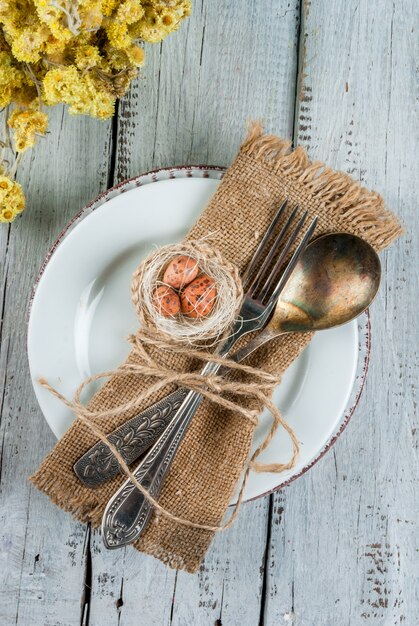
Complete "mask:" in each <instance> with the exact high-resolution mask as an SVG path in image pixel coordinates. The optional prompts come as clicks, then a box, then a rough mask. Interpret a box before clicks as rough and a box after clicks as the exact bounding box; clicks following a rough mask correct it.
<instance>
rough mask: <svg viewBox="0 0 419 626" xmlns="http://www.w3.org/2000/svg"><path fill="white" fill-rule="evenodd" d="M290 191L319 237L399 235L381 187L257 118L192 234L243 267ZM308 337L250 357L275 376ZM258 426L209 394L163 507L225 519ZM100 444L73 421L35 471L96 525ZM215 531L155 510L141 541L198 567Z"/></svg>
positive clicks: (170, 359) (122, 385) (379, 244)
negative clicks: (92, 471) (84, 464)
mask: <svg viewBox="0 0 419 626" xmlns="http://www.w3.org/2000/svg"><path fill="white" fill-rule="evenodd" d="M285 198H288V199H289V203H290V205H291V206H293V205H298V206H299V207H300V209H299V211H300V212H302V211H308V213H309V216H312V217H314V215H317V216H318V218H319V221H318V227H317V230H316V234H318V235H320V234H323V233H327V232H331V231H341V232H348V233H352V234H355V235H358V236H360V237H363V238H364V239H366V240H367V241H368V242H369V243H370V244H372V245H373V246H374V248H375V249H376V250H382V249H383V248H385V247H386V246H388V245H389V244H390V243H391V242H392V241H393V240H394V239H395V238H396V237H397V236H398V235H399V234H400V233H401V226H400V224H399V222H398V220H397V218H396V217H395V216H394V215H393V214H392V213H391V212H390V211H388V210H387V209H386V208H385V205H384V201H383V199H382V198H381V197H380V196H379V195H378V194H377V193H375V192H371V191H368V190H366V189H364V188H362V187H360V186H359V184H358V183H357V182H355V181H353V180H352V179H351V178H350V177H349V176H348V175H346V174H343V173H341V172H335V171H334V170H332V169H330V168H327V167H325V166H324V164H322V163H311V162H310V161H309V159H308V157H307V155H306V153H305V152H304V150H303V149H302V148H297V149H296V150H294V151H291V150H290V148H289V144H288V143H287V142H285V141H283V140H281V139H279V138H278V137H274V136H269V135H264V134H263V132H262V129H261V128H260V126H259V125H257V124H256V125H253V127H252V128H251V130H250V132H249V134H248V136H247V138H246V140H245V142H244V143H243V145H242V147H241V149H240V151H239V153H238V155H237V157H236V159H235V161H234V162H233V164H232V165H231V166H230V168H229V169H228V171H227V172H226V174H225V176H224V178H223V181H222V183H221V184H220V186H219V187H218V189H217V191H216V193H215V194H214V196H213V197H212V199H211V200H210V202H209V204H208V206H207V207H206V209H205V210H204V212H203V213H202V215H201V217H200V219H199V220H198V222H197V223H196V224H195V226H194V227H193V228H192V229H191V231H190V232H189V234H188V236H187V239H190V240H195V239H200V238H204V237H207V236H208V235H209V234H213V235H214V240H215V241H216V245H217V248H218V250H219V251H220V253H221V254H222V256H223V257H224V258H226V259H227V260H229V261H231V262H232V263H234V264H235V265H237V266H238V267H239V269H240V270H241V271H243V270H244V268H245V267H246V265H247V263H248V262H249V261H250V259H251V257H252V254H253V252H254V250H255V248H256V245H257V243H258V241H259V240H260V237H261V236H262V234H263V232H264V230H265V229H266V228H267V226H268V224H269V223H270V221H271V219H272V217H273V215H274V214H275V212H276V210H277V208H278V206H279V203H280V202H281V201H282V200H283V199H285ZM297 243H298V242H297ZM310 338H311V334H309V333H305V334H294V335H288V336H284V337H281V338H278V339H277V340H275V341H273V342H271V343H269V344H268V345H265V346H264V347H262V348H260V349H259V350H258V351H257V352H256V353H255V354H254V355H252V356H251V357H250V358H249V360H248V363H249V364H251V365H253V366H256V367H261V368H263V369H264V370H266V371H268V372H272V373H276V374H277V375H278V380H279V378H280V376H281V374H282V372H284V370H285V369H286V368H287V367H288V366H289V365H290V363H292V361H293V360H294V359H295V358H296V357H297V356H298V355H299V354H300V352H301V351H302V349H303V348H304V347H305V346H306V345H307V343H308V342H309V340H310ZM136 358H137V357H136V355H135V354H134V353H131V355H130V356H129V357H128V361H129V362H135V360H136ZM159 359H160V361H161V362H162V363H164V364H166V365H168V366H170V367H171V368H174V369H177V370H185V369H187V368H191V367H194V366H196V364H194V363H191V362H190V361H189V360H188V359H187V358H185V357H184V356H183V355H176V354H173V353H167V354H159ZM153 382H154V380H152V379H151V378H147V377H143V378H141V379H139V377H138V376H125V377H123V378H117V377H115V378H111V379H110V380H109V381H108V382H107V383H106V384H104V385H103V387H102V388H101V389H100V391H99V392H97V393H96V394H95V396H94V397H93V399H92V400H91V402H90V403H89V408H90V409H91V410H92V411H103V410H107V409H112V408H115V407H118V406H120V405H123V404H125V403H126V402H127V401H129V400H131V399H133V398H136V397H139V396H141V393H142V392H144V390H145V389H147V387H149V386H150V385H151V384H152V383H153ZM172 390H173V386H170V387H168V388H166V389H163V390H161V391H160V392H159V393H158V394H156V395H155V396H154V397H153V398H149V399H148V400H147V401H146V404H145V405H144V406H143V407H141V409H145V408H146V407H147V406H149V405H150V404H152V403H153V402H155V401H157V400H159V399H160V398H161V397H163V396H164V395H166V393H168V392H170V391H172ZM243 402H246V400H243ZM137 412H138V410H135V411H131V412H130V411H127V412H125V413H123V414H122V415H118V416H112V417H108V418H106V419H103V418H102V419H101V420H98V421H97V424H98V426H99V427H100V429H101V430H102V432H106V433H108V432H111V431H112V430H114V429H115V428H116V427H117V426H118V425H119V424H121V423H123V422H124V421H126V420H127V419H129V418H131V417H133V415H134V414H136V413H137ZM253 432H254V425H253V424H252V423H251V422H249V421H246V420H244V419H243V418H242V417H241V416H240V415H238V414H235V413H234V411H230V410H226V409H225V408H223V407H219V406H216V405H214V404H213V403H210V402H209V401H205V402H204V403H203V404H202V405H201V407H200V409H199V410H198V412H197V414H196V415H195V417H194V419H193V421H192V424H191V426H190V428H189V430H188V432H187V434H186V437H185V439H184V441H183V442H182V445H181V447H180V449H179V452H178V454H177V456H176V458H175V460H174V462H173V465H172V467H171V469H170V474H169V476H168V478H167V480H166V483H165V484H164V487H163V491H162V494H161V497H160V500H159V502H160V504H161V505H162V507H164V508H165V509H167V510H168V511H170V512H172V513H174V514H175V515H178V516H179V517H182V518H186V519H188V520H190V521H192V522H195V523H198V524H205V525H212V526H215V525H218V524H220V522H221V520H222V519H223V517H224V515H225V513H226V510H227V507H228V504H229V502H230V500H231V498H232V496H233V493H234V490H235V488H236V485H237V482H238V481H239V479H240V475H241V473H242V471H243V468H244V466H245V463H246V459H247V458H248V455H249V451H250V446H251V443H252V437H253ZM96 441H97V437H95V435H93V434H92V432H91V431H90V430H89V429H88V428H87V426H85V425H83V424H82V423H80V422H79V421H76V422H74V424H73V425H72V426H71V427H70V429H69V430H68V431H67V433H66V434H65V435H64V437H63V438H62V439H61V440H60V441H59V442H58V443H57V445H56V446H55V447H54V449H53V450H52V452H51V453H50V454H49V455H48V457H47V458H46V459H45V460H44V462H43V463H42V465H41V466H40V468H39V469H38V471H37V472H36V473H35V474H34V475H33V476H32V477H31V480H32V482H33V484H34V485H36V486H37V487H38V488H39V489H40V490H42V491H44V492H45V493H46V494H47V495H48V496H49V497H50V498H51V500H53V502H55V503H56V504H57V505H58V506H60V507H61V508H63V509H65V510H66V511H69V512H71V513H72V514H73V516H74V517H75V518H77V519H79V520H82V521H91V522H92V524H93V525H94V526H98V525H100V522H101V517H102V513H103V510H104V507H105V506H106V503H107V501H108V500H109V498H110V497H111V496H112V494H113V493H114V492H115V490H116V489H117V488H118V487H119V486H120V485H121V483H122V482H123V481H124V480H125V478H124V477H123V476H118V477H116V478H114V479H113V480H111V481H108V482H107V483H105V484H104V485H102V486H101V487H99V488H98V489H95V490H91V489H88V488H86V487H84V486H83V485H82V484H81V483H80V481H79V480H78V479H77V477H76V476H75V474H74V472H73V465H74V463H75V461H76V460H78V459H79V457H80V456H81V455H82V454H84V453H85V452H87V450H88V449H89V448H90V447H91V446H92V445H93V444H94V443H96ZM281 460H284V459H278V461H281ZM212 537H213V532H210V531H206V530H202V529H196V528H190V527H186V526H182V525H180V524H178V523H175V522H173V521H172V520H169V519H168V518H166V517H164V515H161V514H160V515H154V517H153V518H152V520H151V523H150V525H149V526H148V527H147V529H146V531H145V532H144V534H143V535H142V537H141V538H140V540H139V541H137V542H136V544H135V547H136V548H137V549H138V550H141V551H143V552H146V553H148V554H151V555H153V556H155V557H157V558H158V559H160V560H161V561H163V562H164V563H166V564H168V565H169V566H171V567H174V568H178V569H185V570H187V571H189V572H195V571H196V570H197V569H198V567H199V565H200V563H201V561H202V559H203V557H204V555H205V552H206V551H207V549H208V546H209V544H210V542H211V539H212Z"/></svg>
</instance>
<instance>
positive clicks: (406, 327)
mask: <svg viewBox="0 0 419 626" xmlns="http://www.w3.org/2000/svg"><path fill="white" fill-rule="evenodd" d="M418 17H419V11H418V5H417V2H416V1H415V0H399V1H398V2H393V1H392V0H380V2H377V1H376V2H371V0H369V1H368V0H334V1H333V2H326V1H322V0H314V1H313V2H309V1H308V0H305V1H304V0H302V1H301V2H299V1H298V0H289V1H287V0H252V1H251V0H234V1H233V0H228V1H226V2H222V1H221V0H218V1H216V0H212V1H210V0H194V12H193V15H192V17H191V18H190V19H189V20H188V21H187V22H186V23H184V24H183V26H182V27H181V29H180V31H179V32H178V33H177V34H175V35H174V36H172V37H169V38H168V39H167V40H166V41H165V42H164V43H163V44H161V45H157V46H149V47H148V49H147V64H146V67H145V69H144V70H143V72H142V77H141V78H140V79H139V80H138V81H137V82H136V83H135V85H134V86H133V88H132V89H131V91H130V93H129V95H128V96H127V97H126V98H124V100H123V101H122V102H120V104H119V107H118V110H117V115H116V117H115V118H114V120H113V121H110V122H105V123H104V122H99V121H94V120H91V119H84V118H79V117H77V118H74V117H73V118H70V117H69V116H67V115H66V114H64V112H63V110H62V109H61V108H56V109H55V110H54V111H53V113H52V115H51V125H50V130H51V133H50V135H49V137H48V139H47V140H45V141H43V142H41V145H40V146H39V147H38V148H37V149H36V150H35V151H34V152H33V154H31V156H30V157H29V158H28V159H27V160H26V161H25V163H24V166H23V167H22V168H21V170H20V171H19V172H18V177H19V179H20V180H21V182H22V183H23V184H24V186H25V188H26V191H27V195H28V199H29V208H28V209H27V211H26V214H25V215H24V217H23V218H22V219H19V220H18V221H17V222H16V223H15V224H13V225H12V226H10V227H7V226H4V225H2V226H3V227H2V228H1V229H0V263H1V271H0V279H1V283H0V310H1V311H2V319H1V326H0V333H1V353H0V391H1V393H0V399H1V405H0V406H1V430H0V440H1V454H2V457H1V464H0V472H1V479H0V480H1V483H0V489H1V491H0V514H1V523H0V558H1V562H0V594H1V597H0V624H1V625H2V626H10V625H12V624H18V625H21V626H29V625H30V626H47V625H48V626H53V625H54V626H58V625H59V626H70V625H71V626H72V625H78V624H83V625H89V626H113V625H115V626H117V625H120V626H137V625H138V626H154V625H156V626H168V625H173V626H175V625H176V626H185V625H187V626H189V625H191V626H204V625H211V626H215V625H217V626H221V625H223V626H236V625H237V626H258V625H264V626H279V625H281V624H284V625H287V626H289V625H298V626H329V625H330V626H343V625H350V626H355V625H356V626H358V625H363V624H367V625H382V626H390V625H393V624H401V625H404V626H414V625H417V624H418V623H419V610H418V609H419V606H418V597H417V593H418V582H419V581H418V560H417V557H418V533H417V527H416V522H417V518H418V510H417V504H418V498H417V493H418V491H417V477H418V464H417V455H416V453H417V448H418V430H417V423H415V418H416V416H415V412H416V401H415V385H416V382H417V378H416V377H417V369H416V371H415V366H416V367H417V360H418V345H419V344H418V327H419V324H418V315H417V304H418V291H417V289H418V273H419V265H418V248H419V241H418V232H419V224H418V211H417V175H418V163H419V149H418V146H419V141H418V140H419V137H418V127H417V124H416V126H415V122H417V119H415V95H417V87H418V82H417V80H418V76H417V73H415V71H416V68H415V44H416V43H417V38H418V26H419V23H418V22H419V20H418ZM416 52H417V48H416ZM416 113H417V109H416ZM249 118H253V119H261V120H263V121H264V123H265V126H266V128H267V129H268V130H269V131H274V132H275V133H278V134H281V135H283V136H285V137H290V138H292V139H293V140H294V142H295V143H298V144H300V145H303V146H305V147H306V148H307V150H308V152H309V155H310V156H311V157H312V158H314V159H316V158H318V159H322V160H326V161H327V162H328V163H329V164H330V165H332V166H333V167H336V168H339V169H342V170H344V171H346V172H349V173H350V174H352V175H353V176H354V177H355V178H356V179H358V180H360V181H362V182H363V183H364V184H365V185H367V186H369V187H372V188H375V189H377V190H378V191H380V192H382V193H383V195H384V196H385V198H386V200H387V202H388V205H389V206H390V207H392V208H393V209H394V210H395V211H396V212H398V213H399V214H400V216H401V217H402V219H403V221H404V224H405V227H406V235H405V236H404V238H403V239H402V240H400V241H399V242H398V243H397V244H396V245H395V246H394V247H393V248H392V249H391V250H390V251H389V252H388V253H386V254H385V256H384V271H385V278H384V283H383V285H382V289H381V293H380V296H379V298H378V300H377V301H376V302H375V304H374V306H373V308H372V335H373V349H372V362H371V366H370V370H369V375H368V380H367V383H366V388H365V390H364V393H363V396H362V399H361V402H360V404H359V406H358V409H357V411H356V413H355V415H354V416H353V418H352V420H351V423H350V425H349V427H348V428H347V430H346V431H345V433H344V435H343V436H342V437H341V438H340V439H339V441H338V442H337V444H336V445H335V446H334V448H333V449H332V451H331V452H330V453H329V454H327V455H326V456H325V457H324V458H323V459H322V460H321V461H320V462H319V463H318V464H317V465H316V466H315V467H314V468H313V469H312V470H311V471H310V472H308V473H307V474H306V475H305V476H303V477H302V478H300V479H299V480H297V481H296V482H295V483H293V484H292V485H291V486H290V487H288V488H287V489H285V490H283V491H281V492H279V493H276V494H274V495H272V496H268V497H265V498H262V499H259V500H257V501H255V502H253V503H250V504H246V505H245V506H243V509H242V511H241V513H240V516H239V520H238V522H237V523H236V524H235V526H234V527H233V528H232V529H231V530H229V531H228V532H226V533H224V534H221V535H219V536H217V538H216V540H215V541H214V543H213V545H212V547H211V549H210V551H209V552H208V555H207V557H206V559H205V562H204V564H203V566H202V568H201V571H200V572H199V573H198V574H197V575H195V576H192V575H189V574H186V573H183V572H180V573H176V572H174V571H172V570H169V569H166V568H165V567H164V566H163V565H162V564H161V563H160V562H158V561H155V560H154V559H152V558H150V557H146V556H143V555H140V554H137V553H136V552H135V551H134V550H132V549H126V551H124V552H110V553H109V552H106V551H105V550H104V549H103V547H102V544H101V539H100V536H99V535H98V534H97V533H96V532H90V530H89V529H88V528H86V527H85V526H84V525H82V524H79V523H76V522H74V521H73V520H72V519H71V517H70V516H69V515H67V514H65V513H63V512H62V511H60V510H58V509H57V508H55V507H54V506H53V505H52V504H51V503H50V502H49V501H48V499H47V498H46V497H45V496H43V495H41V494H40V493H38V492H36V491H35V489H33V488H32V487H30V485H29V483H28V482H27V480H26V477H27V476H28V475H29V474H30V473H31V472H33V471H34V470H35V468H36V467H37V466H38V464H39V463H40V461H41V460H42V458H43V457H44V456H45V454H46V453H47V452H48V451H49V450H50V449H51V447H52V446H53V445H54V437H53V435H52V433H51V432H50V430H49V428H48V426H47V425H46V423H45V421H44V419H43V417H42V414H41V412H40V410H39V408H38V405H37V402H36V400H35V397H34V394H33V391H32V387H31V382H30V380H29V374H28V365H27V360H26V351H25V341H26V337H25V334H26V332H25V317H26V310H27V305H28V299H29V295H30V292H31V286H32V283H33V280H34V277H35V275H36V273H37V271H38V269H39V266H40V264H41V262H42V259H43V257H44V256H45V254H46V252H47V250H48V248H49V246H50V245H51V243H52V242H53V240H54V239H55V238H56V237H57V235H58V234H59V232H60V231H61V229H62V228H63V226H64V225H65V224H66V222H67V221H68V220H69V219H70V218H71V217H72V216H73V215H74V214H75V213H76V212H77V211H78V210H79V209H80V208H81V207H82V206H83V205H84V204H85V203H87V202H88V201H89V200H91V199H93V198H94V197H95V196H96V195H97V194H98V193H99V192H101V191H103V190H104V189H106V188H107V187H109V186H111V185H113V184H114V183H116V182H118V181H121V180H123V179H125V178H128V177H130V176H133V175H135V174H138V173H140V172H143V171H146V170H149V169H152V168H156V167H160V166H170V165H176V164H185V163H187V164H198V163H205V164H217V165H228V164H229V163H230V162H231V160H232V158H233V156H234V154H235V152H236V150H237V148H238V146H239V143H240V140H241V138H242V137H243V134H244V126H245V122H246V120H247V119H249ZM415 185H416V194H415ZM415 533H416V534H415ZM415 560H416V563H415Z"/></svg>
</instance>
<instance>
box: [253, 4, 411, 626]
mask: <svg viewBox="0 0 419 626" xmlns="http://www.w3.org/2000/svg"><path fill="white" fill-rule="evenodd" d="M305 8H306V10H305V15H304V22H303V25H302V33H303V49H302V64H301V66H300V77H301V80H300V84H299V91H298V103H297V112H298V116H297V120H296V138H297V141H298V143H299V144H301V145H304V146H305V147H306V148H307V150H308V152H309V154H310V155H311V157H312V158H314V159H320V160H327V162H328V164H330V165H332V166H333V167H336V168H338V169H342V170H344V171H347V172H349V173H350V174H352V175H353V176H354V177H355V178H357V179H358V180H360V181H362V183H363V184H365V185H366V186H368V187H371V188H374V189H377V190H378V191H380V192H381V193H382V194H383V195H384V197H385V199H386V201H387V202H388V205H389V206H390V207H391V208H392V209H394V210H395V211H396V212H397V213H398V214H399V215H400V216H401V218H402V220H403V222H404V225H405V228H406V235H405V236H404V237H403V239H401V240H400V241H399V242H397V243H396V245H395V246H394V247H393V248H392V249H391V250H389V251H388V252H387V253H385V255H384V257H383V261H384V267H383V269H384V281H383V285H382V289H381V292H380V295H379V297H378V299H377V301H376V302H375V303H374V304H373V306H372V309H371V314H372V320H371V322H372V342H373V347H372V355H371V364H370V369H369V375H368V378H367V383H366V389H365V391H364V394H363V396H362V399H361V402H360V404H359V406H358V408H357V411H356V412H355V414H354V416H353V418H352V421H351V423H350V424H349V426H348V428H347V430H346V431H345V434H344V436H343V437H341V438H340V439H339V440H338V442H337V444H336V445H335V446H334V449H333V450H332V453H329V454H327V455H326V456H325V457H324V459H323V460H322V461H321V462H320V463H318V465H317V466H315V467H314V468H313V469H312V470H311V471H310V472H309V473H308V474H306V475H305V476H304V477H303V478H301V479H299V480H298V481H297V482H296V483H294V484H293V485H292V486H291V487H290V488H289V489H287V490H286V491H284V492H283V493H281V494H278V495H276V496H275V498H274V500H275V505H274V513H273V518H272V521H271V540H270V548H269V557H268V564H269V567H268V580H267V595H266V607H265V620H264V622H263V623H264V624H266V626H271V625H272V626H273V625H275V626H278V625H279V624H284V625H289V624H290V623H292V624H298V625H301V626H312V624H320V623H321V624H350V625H358V624H363V623H366V624H374V625H385V626H390V625H392V624H412V625H413V624H416V623H417V619H418V617H417V616H418V611H417V589H418V586H417V583H418V578H417V572H418V568H417V564H418V562H417V554H418V534H417V530H416V534H415V526H416V523H417V512H418V511H417V495H416V497H415V493H416V494H417V489H418V482H417V479H418V457H417V432H416V427H417V423H416V425H415V421H416V420H417V408H416V400H415V393H416V390H415V386H416V384H417V365H418V345H419V342H418V326H417V324H416V323H412V322H411V320H414V319H416V302H415V298H412V294H413V293H414V292H416V293H417V292H418V274H417V269H416V268H417V259H418V247H419V240H418V234H419V223H418V212H417V208H416V206H415V205H416V204H417V200H416V193H417V189H416V191H415V177H416V172H417V163H418V161H419V153H418V132H417V125H416V120H415V114H414V110H415V97H416V95H417V91H416V88H417V71H416V68H415V64H414V54H413V48H414V44H415V41H416V39H417V32H416V31H417V26H418V21H417V19H416V24H414V23H413V18H414V16H415V14H416V18H417V10H416V3H414V2H402V3H395V4H394V3H392V2H382V3H380V12H379V14H378V13H377V11H376V10H375V8H374V7H372V5H371V4H370V3H366V2H362V1H360V2H352V3H347V2H344V1H335V2H334V3H333V12H332V13H333V19H330V7H329V6H327V7H326V5H325V4H323V3H316V2H313V3H312V4H311V5H306V7H305ZM415 372H416V374H415ZM415 376H416V378H415ZM415 563H416V565H415ZM415 572H416V573H415Z"/></svg>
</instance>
